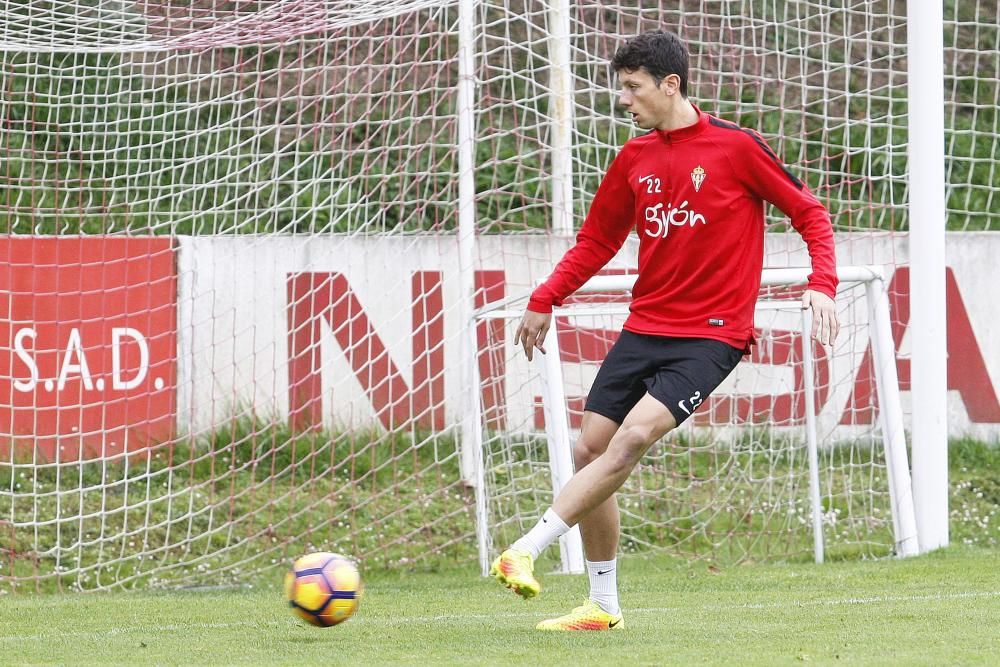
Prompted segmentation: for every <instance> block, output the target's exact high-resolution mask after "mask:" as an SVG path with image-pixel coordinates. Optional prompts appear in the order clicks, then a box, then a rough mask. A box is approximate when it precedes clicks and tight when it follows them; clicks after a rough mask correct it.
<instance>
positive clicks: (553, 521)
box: [510, 507, 569, 558]
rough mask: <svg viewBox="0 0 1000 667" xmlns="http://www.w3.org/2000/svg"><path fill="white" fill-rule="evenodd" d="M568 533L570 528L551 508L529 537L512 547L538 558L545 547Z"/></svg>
mask: <svg viewBox="0 0 1000 667" xmlns="http://www.w3.org/2000/svg"><path fill="white" fill-rule="evenodd" d="M567 531H569V526H567V525H566V522H565V521H563V520H562V519H560V518H559V515H558V514H556V513H555V512H553V511H552V508H551V507H550V508H548V509H547V510H545V514H543V515H542V518H541V519H540V520H539V521H538V523H536V524H535V527H534V528H532V529H531V530H529V531H528V533H527V535H525V536H524V537H522V538H521V539H519V540H518V541H517V542H514V544H512V545H510V546H511V549H520V550H521V551H527V552H528V553H529V554H531V557H532V558H538V554H540V553H542V550H543V549H545V547H547V546H549V545H550V544H552V543H553V542H555V541H556V540H558V539H559V538H560V537H561V536H562V535H564V534H565V533H566V532H567Z"/></svg>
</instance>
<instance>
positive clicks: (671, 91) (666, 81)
mask: <svg viewBox="0 0 1000 667" xmlns="http://www.w3.org/2000/svg"><path fill="white" fill-rule="evenodd" d="M659 88H660V90H662V91H663V92H665V93H666V94H667V95H675V94H677V93H678V92H680V89H681V77H679V76H678V75H676V74H668V75H666V76H665V77H663V79H662V80H661V81H660V85H659Z"/></svg>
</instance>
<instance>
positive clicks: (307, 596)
mask: <svg viewBox="0 0 1000 667" xmlns="http://www.w3.org/2000/svg"><path fill="white" fill-rule="evenodd" d="M363 589H364V585H363V584H362V582H361V574H360V573H359V572H358V568H357V566H356V565H355V564H354V561H352V560H351V559H350V558H347V557H346V556H341V555H340V554H333V553H326V552H316V553H311V554H308V555H306V556H303V557H302V558H299V559H298V560H297V561H295V564H294V565H292V570H291V572H289V573H287V574H286V575H285V597H286V598H287V599H288V604H289V605H290V606H291V608H292V611H293V612H294V613H295V614H296V615H297V616H298V617H299V618H301V619H302V620H304V621H306V622H307V623H311V624H312V625H316V626H319V627H321V628H328V627H330V626H332V625H337V624H338V623H343V622H344V621H346V620H347V619H349V618H350V617H351V615H352V614H354V612H355V611H357V610H358V603H359V602H360V601H361V594H362V592H363Z"/></svg>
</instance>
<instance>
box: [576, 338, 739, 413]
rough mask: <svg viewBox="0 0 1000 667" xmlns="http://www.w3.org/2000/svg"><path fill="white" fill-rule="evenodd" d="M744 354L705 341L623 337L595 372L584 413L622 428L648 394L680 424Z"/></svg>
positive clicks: (706, 397) (697, 339)
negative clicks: (615, 423) (630, 414)
mask: <svg viewBox="0 0 1000 667" xmlns="http://www.w3.org/2000/svg"><path fill="white" fill-rule="evenodd" d="M742 356H743V350H740V349H738V348H735V347H733V346H732V345H728V344H726V343H723V342H722V341H718V340H712V339H710V338H668V337H665V336H648V335H645V334H637V333H632V332H631V331H622V334H621V336H620V337H619V338H618V341H617V342H615V344H614V346H613V347H612V348H611V350H610V351H609V352H608V356H607V357H606V358H605V359H604V363H603V364H601V369H600V370H599V371H598V372H597V378H596V379H595V380H594V384H593V386H592V387H591V388H590V395H589V396H588V397H587V404H586V406H585V407H584V409H585V410H590V411H591V412H596V413H597V414H599V415H603V416H605V417H607V418H608V419H611V420H613V421H616V422H618V423H619V424H621V423H622V422H623V421H625V416H626V415H627V414H628V413H629V412H630V411H631V410H632V408H634V407H635V404H636V403H638V402H639V399H641V398H642V397H643V396H644V395H645V394H646V393H647V392H648V393H649V394H650V395H651V396H652V397H653V398H655V399H656V400H658V401H660V402H661V403H663V405H665V406H667V409H668V410H670V413H671V414H672V415H673V416H674V418H675V419H676V420H677V424H678V425H679V424H681V422H683V421H684V420H685V419H687V418H688V417H690V416H691V413H692V412H694V411H695V409H697V407H698V406H699V405H701V404H702V403H703V402H704V401H705V400H706V399H708V396H709V394H711V393H712V392H713V391H715V388H716V387H718V386H719V384H720V383H721V382H722V381H723V380H725V379H726V377H727V376H728V375H729V374H730V373H731V372H732V371H733V369H734V368H736V364H738V363H739V361H740V358H742Z"/></svg>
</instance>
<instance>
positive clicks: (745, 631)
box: [0, 547, 1000, 665]
mask: <svg viewBox="0 0 1000 667" xmlns="http://www.w3.org/2000/svg"><path fill="white" fill-rule="evenodd" d="M473 569H474V568H473V567H472V566H470V565H466V566H464V567H462V568H460V569H448V570H444V571H441V572H439V573H436V574H408V573H402V572H395V573H393V572H384V571H383V572H379V573H377V574H373V575H371V576H369V577H368V579H367V590H366V594H365V597H364V599H363V601H362V604H361V608H360V611H359V612H358V614H357V616H356V617H355V618H354V619H351V620H350V621H349V622H347V623H346V624H344V625H342V626H339V627H336V628H331V629H318V628H313V627H309V626H305V625H304V624H302V623H300V622H299V621H297V620H296V619H295V618H294V617H293V616H292V614H291V613H290V612H289V610H288V609H287V608H286V607H285V606H284V604H283V601H282V600H281V592H280V589H279V586H278V582H277V581H273V582H269V583H268V585H266V586H265V587H263V588H253V589H242V590H207V591H182V592H171V593H165V592H156V593H112V594H93V595H62V596H53V595H30V596H20V595H18V596H4V597H3V598H0V652H2V655H3V662H4V663H5V664H25V663H31V664H53V663H56V664H126V663H127V664H164V665H169V664H184V665H190V664H267V665H275V664H295V665H306V664H323V663H333V664H361V665H384V664H427V665H430V664H434V665H437V664H455V665H469V664H479V665H496V664H504V665H522V664H531V665H538V664H543V665H564V664H571V665H581V664H593V665H602V664H604V665H619V664H645V665H662V664H689V663H706V664H733V663H739V664H741V665H757V664H760V665H773V664H793V665H794V664H800V663H803V662H809V663H815V664H851V665H857V664H862V665H863V664H871V665H884V664H906V665H912V664H925V665H941V664H948V665H956V664H987V663H989V662H990V661H991V660H992V659H993V658H995V656H996V655H997V654H998V652H1000V638H998V637H1000V635H998V633H997V632H996V629H997V627H998V624H1000V552H998V551H997V550H987V549H979V548H968V547H951V548H949V549H945V550H942V551H939V552H935V553H932V554H929V555H927V556H922V557H918V558H911V559H907V560H879V561H868V562H857V561H855V562H839V563H829V564H826V565H821V566H816V565H788V564H785V565H760V564H758V565H749V566H739V567H734V568H731V569H721V570H719V569H717V568H711V569H710V568H708V567H707V566H706V565H705V564H704V563H702V564H693V565H692V564H684V563H679V562H677V561H672V560H667V559H665V558H663V557H657V558H651V559H643V558H637V557H631V558H628V559H625V560H624V562H623V563H622V568H621V575H620V583H621V591H622V601H623V606H624V609H625V619H626V624H627V627H626V628H625V629H624V630H623V631H620V632H612V633H593V634H574V635H569V636H567V635H547V634H541V633H538V632H536V631H535V630H534V629H533V626H534V624H535V623H536V622H537V621H539V620H540V619H542V618H545V617H546V616H549V615H553V614H558V613H561V612H563V611H564V610H566V609H568V608H569V607H571V606H573V605H575V604H577V603H578V601H579V600H580V599H581V598H582V597H584V596H585V595H586V578H585V577H582V576H572V577H569V576H554V575H550V576H543V577H542V584H543V592H542V595H541V596H540V597H539V598H537V599H536V600H533V601H531V602H523V601H521V600H519V599H516V598H514V597H513V596H512V595H511V594H510V593H509V592H508V591H506V590H504V589H502V588H500V587H499V586H497V585H496V584H495V583H494V582H492V581H491V580H488V579H483V578H481V577H479V576H477V574H476V573H475V572H474V571H473Z"/></svg>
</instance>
